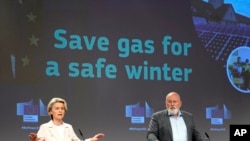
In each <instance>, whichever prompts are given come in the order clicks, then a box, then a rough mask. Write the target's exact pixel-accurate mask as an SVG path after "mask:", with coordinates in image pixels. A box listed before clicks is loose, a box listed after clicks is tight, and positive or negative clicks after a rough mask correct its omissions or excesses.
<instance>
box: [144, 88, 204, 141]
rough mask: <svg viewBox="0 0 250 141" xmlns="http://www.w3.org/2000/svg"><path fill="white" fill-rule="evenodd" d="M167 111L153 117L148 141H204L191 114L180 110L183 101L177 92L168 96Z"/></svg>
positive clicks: (159, 112) (157, 113)
mask: <svg viewBox="0 0 250 141" xmlns="http://www.w3.org/2000/svg"><path fill="white" fill-rule="evenodd" d="M165 104H166V109H165V110H162V111H158V112H156V113H154V114H153V115H152V118H151V120H150V123H149V127H148V132H147V140H148V141H203V140H204V138H203V137H202V136H201V134H200V132H199V131H198V130H197V129H196V127H195V123H194V120H193V116H192V114H191V113H188V112H186V111H182V110H180V108H181V106H182V101H181V98H180V95H179V94H178V93H177V92H170V93H168V94H167V96H166V101H165Z"/></svg>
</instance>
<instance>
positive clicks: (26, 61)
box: [22, 55, 30, 67]
mask: <svg viewBox="0 0 250 141" xmlns="http://www.w3.org/2000/svg"><path fill="white" fill-rule="evenodd" d="M22 62H23V67H25V66H29V64H30V59H29V58H28V56H27V55H25V56H24V58H22Z"/></svg>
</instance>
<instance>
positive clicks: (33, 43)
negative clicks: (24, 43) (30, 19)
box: [29, 35, 39, 46]
mask: <svg viewBox="0 0 250 141" xmlns="http://www.w3.org/2000/svg"><path fill="white" fill-rule="evenodd" d="M29 40H30V45H31V46H32V45H35V46H38V43H37V42H38V41H39V38H36V37H35V36H34V35H32V36H31V37H30V38H29Z"/></svg>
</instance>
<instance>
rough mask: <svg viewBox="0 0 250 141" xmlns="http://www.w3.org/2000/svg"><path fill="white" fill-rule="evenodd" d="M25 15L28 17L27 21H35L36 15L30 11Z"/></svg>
mask: <svg viewBox="0 0 250 141" xmlns="http://www.w3.org/2000/svg"><path fill="white" fill-rule="evenodd" d="M26 16H27V17H28V21H29V22H33V23H35V22H36V17H37V16H35V15H33V13H32V12H30V13H29V14H28V15H26Z"/></svg>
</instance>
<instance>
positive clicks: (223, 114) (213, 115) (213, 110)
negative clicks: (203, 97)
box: [206, 104, 231, 125]
mask: <svg viewBox="0 0 250 141" xmlns="http://www.w3.org/2000/svg"><path fill="white" fill-rule="evenodd" d="M206 119H210V120H211V125H222V124H223V123H224V119H231V111H230V110H228V109H227V107H226V105H225V104H223V107H222V108H221V109H220V108H219V106H218V105H217V106H214V107H207V108H206Z"/></svg>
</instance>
